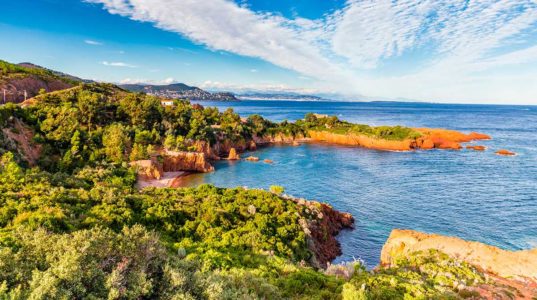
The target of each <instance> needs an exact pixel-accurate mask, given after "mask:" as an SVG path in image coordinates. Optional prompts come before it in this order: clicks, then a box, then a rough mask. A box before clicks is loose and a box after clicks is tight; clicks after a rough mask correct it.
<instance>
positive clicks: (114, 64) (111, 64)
mask: <svg viewBox="0 0 537 300" xmlns="http://www.w3.org/2000/svg"><path fill="white" fill-rule="evenodd" d="M101 64H102V65H105V66H108V67H120V68H138V67H137V66H135V65H131V64H128V63H124V62H120V61H118V62H109V61H102V62H101Z"/></svg>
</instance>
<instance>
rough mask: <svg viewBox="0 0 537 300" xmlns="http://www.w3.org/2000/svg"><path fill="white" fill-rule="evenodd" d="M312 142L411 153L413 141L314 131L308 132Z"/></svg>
mask: <svg viewBox="0 0 537 300" xmlns="http://www.w3.org/2000/svg"><path fill="white" fill-rule="evenodd" d="M308 134H309V136H310V138H311V140H312V141H318V142H327V143H331V144H339V145H349V146H360V147H364V148H370V149H378V150H392V151H409V150H412V149H413V148H414V147H413V145H414V144H413V142H414V141H413V140H410V139H407V140H402V141H393V140H382V139H376V138H373V137H369V136H366V135H358V134H337V133H331V132H328V131H313V130H310V131H309V132H308Z"/></svg>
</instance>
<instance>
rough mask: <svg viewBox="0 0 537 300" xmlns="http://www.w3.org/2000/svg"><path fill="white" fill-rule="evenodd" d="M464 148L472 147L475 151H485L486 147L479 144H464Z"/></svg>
mask: <svg viewBox="0 0 537 300" xmlns="http://www.w3.org/2000/svg"><path fill="white" fill-rule="evenodd" d="M466 149H472V150H475V151H485V149H487V147H485V146H481V145H468V146H466Z"/></svg>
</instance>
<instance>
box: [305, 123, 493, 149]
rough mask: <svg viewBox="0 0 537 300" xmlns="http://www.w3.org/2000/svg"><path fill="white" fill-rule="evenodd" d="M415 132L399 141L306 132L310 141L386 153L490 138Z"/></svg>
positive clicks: (427, 130) (457, 145) (428, 130)
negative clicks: (412, 136)
mask: <svg viewBox="0 0 537 300" xmlns="http://www.w3.org/2000/svg"><path fill="white" fill-rule="evenodd" d="M415 130H416V131H417V132H419V133H420V136H418V137H414V138H405V139H401V140H393V139H382V138H378V137H372V136H368V135H365V134H357V133H345V134H340V133H334V132H330V131H322V130H310V131H308V135H309V137H310V139H311V141H316V142H326V143H331V144H338V145H349V146H360V147H364V148H369V149H376V150H388V151H410V150H416V149H423V150H428V149H451V150H458V149H461V148H462V146H461V145H460V143H464V142H470V141H474V140H484V139H490V136H488V135H486V134H482V133H476V132H472V133H470V134H465V133H462V132H459V131H455V130H447V129H431V128H416V129H415Z"/></svg>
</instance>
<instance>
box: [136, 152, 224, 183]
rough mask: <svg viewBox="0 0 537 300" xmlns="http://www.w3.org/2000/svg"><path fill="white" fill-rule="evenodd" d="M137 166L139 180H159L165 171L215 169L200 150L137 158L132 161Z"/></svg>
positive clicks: (203, 171)
mask: <svg viewBox="0 0 537 300" xmlns="http://www.w3.org/2000/svg"><path fill="white" fill-rule="evenodd" d="M130 165H131V166H133V167H135V168H136V170H137V173H138V179H139V180H154V179H156V180H158V179H160V178H161V177H162V176H163V175H164V173H165V172H179V171H187V172H200V173H207V172H212V171H214V167H213V166H212V165H211V164H210V163H209V160H208V159H207V157H206V155H205V154H204V153H199V152H184V151H176V152H169V151H168V152H166V153H165V154H163V155H160V156H153V157H151V159H146V160H137V161H133V162H131V163H130Z"/></svg>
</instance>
